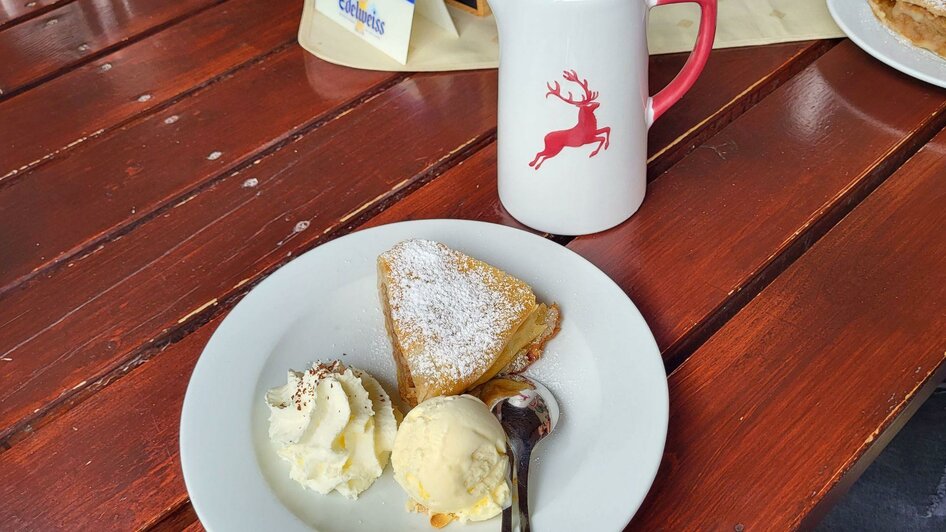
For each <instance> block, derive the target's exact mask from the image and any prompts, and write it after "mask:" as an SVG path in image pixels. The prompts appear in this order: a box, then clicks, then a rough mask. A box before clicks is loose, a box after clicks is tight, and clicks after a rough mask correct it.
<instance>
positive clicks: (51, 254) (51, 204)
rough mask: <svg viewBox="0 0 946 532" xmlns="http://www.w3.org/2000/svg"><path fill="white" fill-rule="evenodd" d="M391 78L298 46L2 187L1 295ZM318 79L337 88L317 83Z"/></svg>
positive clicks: (0, 217)
mask: <svg viewBox="0 0 946 532" xmlns="http://www.w3.org/2000/svg"><path fill="white" fill-rule="evenodd" d="M257 4H258V5H260V6H262V7H265V4H259V3H258V2H257ZM307 63H308V66H307ZM392 78H393V75H392V74H388V73H382V72H367V71H358V70H353V69H349V68H343V67H339V66H336V65H332V64H329V63H326V62H324V61H320V60H318V59H315V58H314V57H311V56H309V55H308V54H306V53H305V52H303V51H302V50H301V49H300V48H299V47H292V48H291V49H286V50H283V51H281V52H279V53H277V54H275V55H273V56H271V57H268V58H267V59H266V60H265V61H263V62H262V63H259V64H257V65H254V66H253V67H252V68H248V69H245V70H242V71H240V72H239V73H237V74H236V75H234V76H233V77H232V78H231V79H228V80H226V81H225V82H223V83H217V84H214V85H212V86H210V87H208V88H207V89H206V90H205V91H202V92H200V93H198V94H196V95H194V96H193V97H190V98H185V99H184V100H182V101H181V102H179V103H177V104H175V105H172V106H171V107H169V108H167V109H164V110H162V112H161V113H159V114H153V115H151V116H148V117H145V118H144V119H142V120H139V121H137V122H134V123H131V124H128V125H126V126H124V127H122V128H121V129H120V130H117V131H115V132H114V133H113V134H111V135H107V136H105V137H103V138H100V139H95V140H91V141H88V142H87V143H85V144H84V145H83V146H82V147H81V148H77V149H76V150H75V151H74V152H73V153H72V154H70V156H69V157H67V158H65V159H63V160H61V161H56V162H55V163H53V164H47V165H43V166H41V167H39V168H37V169H36V170H34V171H33V172H31V173H29V174H27V175H24V176H21V177H19V178H17V180H16V181H14V182H13V183H12V184H11V185H10V186H7V187H3V188H0V205H3V206H4V207H3V208H2V209H0V240H2V242H3V245H4V256H3V257H2V258H0V293H2V292H3V291H4V290H9V289H10V287H12V286H14V285H16V284H18V283H20V282H21V281H22V280H23V279H24V278H26V277H28V276H30V275H32V274H33V273H34V272H36V271H37V270H38V269H40V268H42V267H44V266H47V265H49V264H51V263H54V262H56V261H59V260H61V259H62V258H63V257H68V256H71V255H72V254H74V253H75V252H76V251H77V250H79V249H82V248H83V247H85V248H86V249H88V248H89V246H90V244H89V243H90V241H92V244H91V245H92V246H93V247H94V245H97V243H98V241H100V240H102V239H103V238H106V237H108V236H109V235H113V234H115V233H116V232H119V231H120V230H121V228H126V227H128V226H129V224H132V223H134V222H135V221H137V220H141V219H143V218H146V217H148V216H151V215H153V212H154V210H155V209H157V208H158V207H161V206H163V205H165V204H166V203H167V202H168V201H172V200H174V199H175V198H178V199H179V198H181V197H182V195H184V194H187V193H189V192H190V191H192V190H194V188H195V187H197V186H200V185H201V184H202V183H205V182H207V181H208V180H210V179H212V178H214V177H215V176H219V175H220V174H221V173H223V172H226V171H228V170H230V169H233V168H235V167H236V166H238V165H239V164H241V163H245V162H248V161H250V160H252V158H254V157H256V156H257V153H258V152H259V151H260V150H263V149H265V148H267V147H270V146H272V145H274V144H276V143H278V142H280V141H282V140H285V139H288V138H289V137H290V136H292V135H293V134H294V133H296V132H297V131H298V130H299V129H300V128H304V127H306V126H307V125H311V124H315V123H317V122H318V121H319V120H324V119H325V115H326V113H327V112H329V111H331V110H332V109H334V108H336V107H338V106H340V105H343V104H346V103H347V102H351V101H352V100H354V99H355V98H357V97H358V96H359V95H360V94H362V93H363V92H365V91H367V90H369V89H371V88H372V87H376V86H378V85H379V84H381V83H383V82H386V81H387V80H390V79H392ZM311 79H314V80H328V79H331V80H332V82H331V84H330V86H329V85H327V84H323V85H316V86H313V85H312V84H311V81H310V80H311ZM246 102H253V103H252V105H247V104H246ZM76 198H82V201H76ZM31 213H48V214H47V216H45V217H40V218H39V219H37V217H36V216H32V215H31ZM64 221H67V223H63V222H64Z"/></svg>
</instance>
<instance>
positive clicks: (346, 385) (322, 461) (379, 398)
mask: <svg viewBox="0 0 946 532" xmlns="http://www.w3.org/2000/svg"><path fill="white" fill-rule="evenodd" d="M266 404H267V405H269V409H270V416H269V438H270V440H272V442H273V445H274V446H275V447H276V452H277V453H278V454H279V456H280V457H282V458H283V459H284V460H286V461H287V462H289V464H290V466H291V467H290V470H289V476H290V478H292V479H293V480H295V481H296V482H298V483H300V484H302V485H303V486H305V487H307V488H310V489H313V490H315V491H317V492H319V493H322V494H326V493H329V492H330V491H332V490H336V491H338V492H339V493H341V494H342V495H344V496H346V497H348V498H350V499H356V498H358V494H360V493H361V492H362V491H364V490H366V489H368V488H369V487H370V486H371V484H373V483H374V481H375V480H376V479H377V478H378V477H380V476H381V473H382V471H384V467H385V466H386V465H387V463H388V458H389V456H390V454H391V447H392V446H393V445H394V437H395V434H396V433H397V419H398V417H400V413H399V412H397V410H396V409H395V408H394V406H393V405H392V404H391V399H390V397H388V394H387V393H386V392H385V391H384V389H383V388H382V387H381V384H379V383H378V381H376V380H375V379H374V378H373V377H372V376H371V375H368V374H367V373H365V372H363V371H361V370H359V369H357V368H352V367H348V368H346V367H345V366H343V365H342V364H341V363H340V362H338V361H335V362H332V363H329V364H314V365H313V366H312V368H311V369H309V370H306V371H302V372H299V371H289V375H288V382H287V383H286V385H285V386H280V387H277V388H273V389H272V390H270V391H269V392H268V393H267V394H266Z"/></svg>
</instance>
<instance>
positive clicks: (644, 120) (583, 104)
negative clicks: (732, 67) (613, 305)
mask: <svg viewBox="0 0 946 532" xmlns="http://www.w3.org/2000/svg"><path fill="white" fill-rule="evenodd" d="M682 2H692V3H696V4H699V5H700V8H701V12H702V15H701V19H700V30H699V37H698V39H697V43H696V48H695V49H694V51H693V53H692V54H691V55H690V58H689V60H688V61H687V63H686V65H685V66H684V67H683V70H681V71H680V74H678V75H677V77H676V78H675V79H674V80H673V81H672V82H670V84H669V85H667V87H666V88H664V89H663V90H661V91H660V92H659V93H657V94H656V95H655V96H654V97H653V98H651V97H650V96H649V92H648V88H647V57H648V53H647V35H646V31H647V13H648V12H649V10H650V9H651V8H653V7H655V6H660V5H666V4H677V3H682ZM490 6H491V7H492V9H493V12H494V14H495V16H496V24H497V26H498V28H499V46H500V54H499V126H498V128H499V129H498V133H497V142H498V153H499V155H498V157H499V159H498V173H499V197H500V200H501V201H502V203H503V206H504V207H506V210H508V211H509V213H510V214H511V215H512V216H513V217H515V218H516V219H517V220H519V221H520V222H522V223H523V224H525V225H528V226H530V227H532V228H535V229H538V230H541V231H547V232H549V233H554V234H560V235H582V234H589V233H596V232H598V231H603V230H605V229H608V228H611V227H614V226H615V225H618V224H620V223H621V222H623V221H624V220H626V219H628V218H629V217H630V216H631V215H632V214H634V213H635V212H636V211H637V209H638V207H640V205H641V202H642V201H643V200H644V191H645V189H646V186H647V177H646V176H647V169H646V166H647V129H648V128H649V127H650V125H651V124H652V123H653V122H654V120H656V119H657V118H659V117H660V115H661V114H663V112H664V111H666V110H667V109H668V108H669V107H670V106H672V105H673V104H675V103H676V102H677V101H678V100H679V99H680V98H681V97H682V96H683V94H684V93H685V92H686V91H687V90H689V89H690V87H692V86H693V83H694V82H695V81H696V78H697V77H698V76H699V74H700V72H701V71H702V70H703V66H704V65H705V64H706V60H707V58H708V57H709V53H710V50H711V48H712V45H713V39H714V38H715V34H716V0H490Z"/></svg>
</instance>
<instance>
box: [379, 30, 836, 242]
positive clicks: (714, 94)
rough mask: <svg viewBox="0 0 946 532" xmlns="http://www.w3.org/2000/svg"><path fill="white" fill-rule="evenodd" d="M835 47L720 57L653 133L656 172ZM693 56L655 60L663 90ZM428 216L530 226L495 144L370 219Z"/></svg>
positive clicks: (655, 82)
mask: <svg viewBox="0 0 946 532" xmlns="http://www.w3.org/2000/svg"><path fill="white" fill-rule="evenodd" d="M832 44H833V43H831V42H827V41H814V42H806V43H790V44H780V45H775V46H765V47H756V48H731V49H726V50H716V51H714V52H713V54H712V56H711V58H710V61H709V63H707V66H706V69H705V70H704V71H703V74H702V76H701V77H700V80H699V81H698V82H697V84H696V86H695V87H694V88H693V90H692V91H691V93H690V95H689V96H687V97H685V98H684V99H683V100H681V101H680V103H679V104H678V105H676V106H674V107H673V108H671V110H670V111H668V112H667V114H665V115H664V116H663V117H662V118H661V119H660V120H658V121H657V123H656V124H654V126H653V128H651V131H650V138H649V142H648V144H649V145H648V154H649V155H650V159H651V160H650V164H649V166H648V173H649V174H656V173H658V172H659V171H662V169H665V168H667V167H669V166H670V165H672V164H673V163H674V162H676V161H678V160H680V159H681V158H682V157H683V156H684V155H685V154H686V153H688V152H689V151H690V150H691V149H692V148H693V144H694V143H696V142H698V141H699V140H700V139H704V138H707V137H708V136H711V135H712V134H713V133H714V132H716V131H718V130H719V129H720V128H722V127H724V126H725V125H726V124H728V123H729V122H731V121H732V120H733V119H734V118H735V117H736V116H738V115H739V114H741V113H742V112H744V111H745V110H746V109H748V108H750V107H752V106H753V105H755V103H756V102H757V101H759V100H760V99H761V98H762V97H764V96H765V95H766V94H769V93H770V92H772V91H773V90H775V89H776V88H777V87H778V86H779V85H781V83H782V82H783V81H784V80H786V79H788V78H790V77H791V76H792V75H793V74H794V73H796V72H798V71H799V70H801V69H802V68H804V67H805V66H807V65H808V64H809V63H810V62H811V61H813V60H814V59H815V58H816V57H818V56H819V55H820V54H822V53H824V52H825V51H826V50H827V49H829V48H830V47H831V46H832ZM686 58H687V54H670V55H662V56H655V57H652V58H651V59H650V83H651V90H652V91H654V92H656V91H657V90H659V89H660V88H661V87H663V86H664V85H666V84H667V83H668V82H669V81H670V80H671V79H673V76H674V75H676V73H677V72H678V71H679V70H680V67H681V66H682V65H683V63H684V62H685V61H686ZM422 218H465V219H474V220H484V221H490V222H495V223H502V224H505V225H513V226H516V227H520V228H522V226H521V225H520V224H519V223H518V222H516V221H515V220H514V219H513V218H512V217H511V216H510V215H509V214H508V213H506V211H505V210H504V209H503V208H502V206H501V205H500V204H499V196H498V192H497V190H496V147H495V145H490V146H488V147H486V148H484V149H483V151H482V152H480V153H477V154H475V155H474V156H473V157H471V158H470V159H469V160H468V161H464V163H463V164H461V165H459V166H457V167H456V168H453V169H451V170H450V171H449V172H447V173H445V174H444V175H443V176H440V177H438V178H437V179H436V180H434V181H433V182H431V183H430V184H429V185H426V186H425V187H423V188H422V189H421V190H418V191H417V192H415V193H413V194H411V195H410V196H408V197H407V198H405V199H403V200H401V201H399V202H397V203H396V204H395V205H393V206H391V207H390V208H388V209H387V210H385V211H384V212H383V213H381V214H380V215H379V216H377V217H375V218H373V219H372V220H370V221H369V222H368V225H369V226H374V225H381V224H385V223H390V222H395V221H401V220H413V219H422Z"/></svg>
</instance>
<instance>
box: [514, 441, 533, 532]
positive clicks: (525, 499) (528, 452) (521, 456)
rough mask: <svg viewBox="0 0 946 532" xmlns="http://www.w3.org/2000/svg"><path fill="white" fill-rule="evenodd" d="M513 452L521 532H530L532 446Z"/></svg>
mask: <svg viewBox="0 0 946 532" xmlns="http://www.w3.org/2000/svg"><path fill="white" fill-rule="evenodd" d="M517 447H518V448H517V449H515V450H514V451H513V453H514V454H515V457H516V475H515V480H516V492H517V495H518V497H516V498H517V499H518V503H519V532H530V530H531V525H530V523H529V463H530V462H531V461H532V446H531V445H521V446H517Z"/></svg>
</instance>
